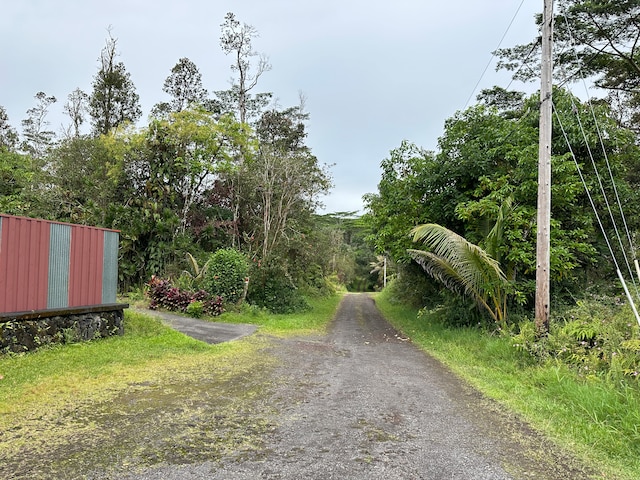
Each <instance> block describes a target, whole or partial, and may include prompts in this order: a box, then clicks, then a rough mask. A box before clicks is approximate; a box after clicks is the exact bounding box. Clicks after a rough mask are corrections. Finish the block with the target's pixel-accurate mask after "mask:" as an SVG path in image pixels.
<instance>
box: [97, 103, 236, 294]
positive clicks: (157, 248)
mask: <svg viewBox="0 0 640 480" xmlns="http://www.w3.org/2000/svg"><path fill="white" fill-rule="evenodd" d="M247 137H248V134H247V127H246V125H241V124H239V123H238V122H237V121H236V120H234V119H233V118H232V117H231V116H223V117H221V118H220V119H218V120H216V117H215V116H214V115H213V114H211V113H209V112H207V111H205V110H202V109H187V110H183V111H181V112H177V113H173V114H170V115H169V117H168V118H166V119H155V120H153V121H151V123H150V124H149V126H148V127H147V128H145V129H143V130H140V131H137V130H133V129H123V128H118V129H115V130H113V131H112V132H111V133H110V134H109V135H107V136H104V137H102V139H103V140H102V141H104V142H108V148H109V149H110V150H111V157H112V158H113V159H114V161H115V165H114V166H113V167H111V168H110V172H113V174H112V175H113V177H112V178H113V180H114V181H118V195H120V198H119V201H118V202H115V203H114V204H113V205H111V206H110V207H109V208H108V211H109V213H108V216H109V218H110V220H111V222H112V223H111V225H109V226H110V227H111V228H117V229H119V230H122V243H121V252H122V257H123V262H122V267H123V274H124V275H126V276H127V277H128V279H127V281H129V282H140V281H146V280H147V279H148V278H149V277H150V276H151V275H161V274H164V273H165V272H166V270H167V269H169V268H173V269H174V270H176V271H179V270H181V269H179V268H176V264H177V262H183V260H184V258H185V257H186V253H187V250H188V249H189V248H192V247H193V246H194V243H195V242H196V240H197V239H196V238H195V233H194V232H193V231H192V230H191V224H190V220H191V218H192V217H191V212H192V211H193V208H194V206H198V205H200V204H201V203H202V202H205V201H206V199H207V198H208V193H209V190H210V189H213V188H215V183H216V179H218V178H219V176H220V175H221V174H222V172H227V171H229V170H231V169H232V168H233V165H232V159H233V158H235V156H237V154H238V153H237V151H238V150H239V149H241V148H248V147H246V145H245V144H246V143H248V139H247ZM120 174H121V175H122V177H121V178H122V179H123V181H120V180H119V177H118V175H120ZM210 221H211V222H213V219H211V220H210Z"/></svg>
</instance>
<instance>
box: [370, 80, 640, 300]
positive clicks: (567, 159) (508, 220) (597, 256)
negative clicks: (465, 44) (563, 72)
mask: <svg viewBox="0 0 640 480" xmlns="http://www.w3.org/2000/svg"><path fill="white" fill-rule="evenodd" d="M537 102H538V96H537V95H533V96H530V97H529V98H527V99H525V100H524V102H523V103H522V106H521V107H519V108H518V107H517V106H513V107H512V106H509V108H508V109H505V110H497V109H495V108H491V107H487V106H485V105H476V106H474V107H471V108H469V109H467V110H465V111H464V112H458V113H456V114H455V115H454V116H453V117H452V118H450V119H448V120H447V121H446V122H445V132H444V134H443V135H442V137H441V138H440V140H439V151H438V152H437V153H435V154H431V155H427V154H425V153H424V152H420V149H418V148H417V147H415V146H410V145H406V144H403V146H402V147H401V148H400V149H397V150H396V151H393V152H392V155H391V158H389V159H387V160H385V161H383V163H382V166H383V176H382V180H381V182H380V184H379V186H378V193H377V194H375V195H369V196H368V197H367V209H368V212H367V215H366V216H365V217H366V219H367V221H368V223H369V224H370V226H371V230H372V232H373V234H372V236H371V242H372V243H373V244H374V245H375V246H376V250H377V251H378V252H380V253H382V252H386V253H387V254H389V255H390V256H391V257H392V258H393V259H394V260H396V261H399V262H402V261H405V262H406V261H407V259H406V258H407V257H406V253H404V252H403V251H402V248H403V247H404V250H405V252H406V249H407V248H410V246H407V234H408V232H409V231H410V230H411V229H412V228H413V227H415V226H416V225H417V224H424V223H434V224H435V223H437V224H439V225H442V226H443V227H445V228H447V229H449V230H452V231H455V232H456V233H457V234H459V235H460V236H462V237H464V238H465V239H466V240H467V241H469V242H471V243H472V244H475V245H478V246H480V247H481V248H483V249H485V250H488V249H491V254H492V256H493V257H494V258H496V259H500V264H501V266H502V268H503V271H504V272H505V273H506V275H507V276H508V278H509V279H510V280H512V281H513V282H514V290H515V291H514V293H515V298H516V300H518V301H519V302H525V303H526V302H528V301H530V300H531V298H532V294H533V286H534V285H533V283H532V280H533V277H534V274H535V269H536V258H535V231H536V230H535V228H536V222H535V219H536V201H537V175H536V172H537V169H536V165H537V148H538V146H537V145H538V133H537V128H538V108H537ZM554 103H555V106H556V110H557V112H558V114H557V117H556V118H555V119H554V120H555V124H554V137H553V152H554V156H553V158H552V169H553V179H554V181H553V183H552V198H553V199H554V201H553V204H552V229H551V276H552V288H558V290H557V291H563V292H567V291H572V290H573V291H576V290H578V289H581V288H584V285H585V283H584V282H585V281H587V280H588V279H589V278H591V279H593V278H594V277H598V278H606V277H607V276H608V275H611V274H613V275H615V270H614V269H613V267H612V265H611V263H610V261H609V260H608V258H609V257H610V254H609V253H608V249H607V246H606V244H605V242H604V239H603V238H602V236H601V235H600V234H599V232H598V228H597V222H596V219H595V217H594V214H593V212H592V210H591V207H590V202H589V200H588V198H587V196H586V193H585V190H584V187H583V185H582V182H581V181H580V177H579V176H578V175H577V171H576V164H575V162H574V159H573V157H572V153H571V152H570V151H569V147H568V146H567V143H566V139H565V135H564V133H566V136H567V138H568V139H569V141H570V143H571V146H572V152H573V154H575V157H576V161H577V162H578V164H579V165H580V166H581V169H583V171H584V173H585V181H586V183H587V186H588V188H589V190H590V192H592V195H593V198H594V202H595V204H596V206H597V207H598V208H599V209H600V210H599V211H600V212H601V213H602V212H606V205H605V201H604V199H603V198H602V195H600V194H599V181H598V179H597V177H596V176H595V175H594V173H593V167H592V161H591V157H593V162H594V163H595V164H596V165H597V167H598V168H599V170H600V172H606V171H607V167H606V165H605V153H604V151H603V148H602V147H604V148H605V150H606V152H607V157H608V161H609V164H610V167H611V169H612V173H613V176H614V178H615V181H616V184H617V188H618V192H619V194H620V197H621V200H622V203H623V204H626V205H634V204H636V202H637V201H638V200H637V197H638V190H640V183H638V181H639V178H638V174H637V172H638V170H639V167H638V161H639V160H640V156H639V155H640V151H639V150H638V147H637V146H636V145H634V142H633V135H632V133H631V132H629V131H628V130H625V129H622V128H620V127H619V126H618V125H616V123H615V120H614V119H613V118H612V116H611V114H610V110H609V109H608V107H607V106H606V105H593V110H591V107H592V106H590V105H585V104H583V103H581V102H580V101H579V100H578V99H577V98H575V97H573V96H572V95H571V94H569V93H568V92H566V91H563V90H561V89H557V90H556V91H555V92H554ZM576 115H578V116H579V119H580V121H579V122H578V118H577V117H576ZM594 118H597V120H598V124H599V128H600V130H601V131H602V132H606V135H604V136H603V137H602V140H600V137H599V136H598V132H597V129H596V126H595V120H594ZM558 119H560V120H561V121H562V125H563V129H561V128H560V125H559V123H558ZM583 129H584V130H583ZM563 130H564V133H563ZM583 132H584V133H583ZM585 139H586V142H585ZM605 189H606V191H607V192H608V193H609V194H611V189H612V186H611V185H610V182H607V183H606V184H605ZM508 201H511V202H512V205H511V207H510V208H508V209H503V206H504V205H505V204H506V203H508ZM501 211H502V218H503V221H502V227H503V228H502V232H501V233H502V234H501V241H499V242H495V244H494V245H490V242H489V238H490V233H491V230H492V228H493V226H494V225H495V223H496V219H498V218H499V217H500V215H501ZM627 213H628V216H627V222H628V225H629V227H630V229H631V231H634V229H635V228H637V226H638V225H640V223H639V220H640V219H639V218H638V215H637V214H636V213H635V212H634V211H629V212H627ZM603 223H604V226H605V228H606V229H607V230H608V231H611V227H612V225H611V220H609V219H608V218H606V216H605V218H604V219H603ZM496 233H498V232H496ZM499 237H500V236H499ZM614 248H615V247H614ZM596 265H597V272H596V271H594V267H595V266H596ZM587 272H590V273H589V275H587ZM560 287H561V288H560Z"/></svg>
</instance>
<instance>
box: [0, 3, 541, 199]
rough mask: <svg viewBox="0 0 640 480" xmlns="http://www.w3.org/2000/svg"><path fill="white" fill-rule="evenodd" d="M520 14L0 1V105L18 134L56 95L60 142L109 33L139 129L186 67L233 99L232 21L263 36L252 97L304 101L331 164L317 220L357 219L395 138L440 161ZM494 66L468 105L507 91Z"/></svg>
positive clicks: (494, 9) (520, 34)
mask: <svg viewBox="0 0 640 480" xmlns="http://www.w3.org/2000/svg"><path fill="white" fill-rule="evenodd" d="M521 2H522V0H488V1H482V0H393V1H389V0H385V1H381V0H110V1H108V2H105V1H104V0H100V1H97V0H0V12H1V13H0V45H1V46H0V105H2V106H4V107H5V109H6V110H7V113H8V115H9V120H10V122H11V124H12V125H13V126H14V127H16V128H19V127H20V121H21V120H22V119H23V118H25V116H26V115H25V112H26V110H27V109H29V108H31V107H33V106H34V105H35V101H34V99H33V96H34V95H35V94H36V93H37V92H39V91H44V92H45V93H46V94H47V95H54V96H55V97H57V99H58V102H57V103H56V104H55V105H53V106H52V107H51V110H50V112H51V113H50V115H49V117H48V118H49V120H50V121H51V123H52V125H51V127H53V128H54V129H55V130H60V126H61V124H62V123H63V122H64V123H65V124H67V123H68V119H67V118H66V117H64V116H63V115H62V113H61V112H62V107H63V105H64V103H65V102H66V99H67V95H68V94H69V93H70V92H72V91H73V90H74V89H75V88H77V87H79V88H81V89H82V90H84V91H85V92H87V93H90V92H91V82H92V79H93V76H94V75H95V74H96V72H97V70H98V57H99V55H100V51H101V49H102V48H103V47H104V45H105V40H106V38H107V36H108V33H107V28H108V27H109V26H111V27H112V35H113V37H114V38H116V39H117V40H118V51H119V53H120V60H121V61H122V62H124V64H125V67H126V69H127V71H128V72H129V73H130V74H131V78H132V80H133V82H134V84H135V86H136V90H137V92H138V94H139V95H140V100H141V104H142V108H143V116H144V118H145V119H146V117H147V115H148V113H149V111H150V109H151V107H152V106H153V105H154V104H156V103H157V102H159V101H164V100H168V98H167V96H166V95H165V94H164V92H162V85H163V83H164V80H165V79H166V77H167V76H168V75H169V74H170V71H171V68H172V67H173V66H174V65H175V64H176V63H177V61H178V59H180V58H181V57H187V58H189V59H190V60H191V61H193V62H194V63H195V64H196V65H197V67H198V68H199V70H200V72H201V73H202V76H203V83H204V86H205V88H207V89H208V90H209V91H210V92H211V91H214V90H225V89H228V88H229V80H230V78H231V76H232V73H231V70H230V68H229V67H230V63H231V58H229V57H226V56H225V55H224V53H223V52H222V50H221V48H220V46H219V38H220V24H221V23H222V22H223V21H224V16H225V14H226V13H227V12H233V13H235V14H236V18H237V19H238V20H239V21H241V22H242V23H247V24H249V25H252V26H253V27H254V28H255V29H256V30H257V31H258V33H259V35H260V36H259V38H257V39H255V40H254V49H255V50H256V51H258V52H260V53H263V54H265V55H266V56H267V57H268V58H269V61H270V63H271V65H272V70H271V71H269V72H267V73H265V74H264V75H263V77H261V79H260V83H259V85H258V88H257V90H256V91H264V92H273V93H274V95H275V97H276V98H277V99H278V101H279V102H278V103H279V105H280V106H281V107H288V106H293V105H297V104H298V97H299V92H302V93H303V94H304V95H305V97H306V99H307V101H306V108H307V111H308V112H309V113H310V115H311V118H310V121H309V124H308V131H309V136H308V144H309V146H310V147H311V148H312V151H313V153H314V154H315V155H316V156H317V157H318V159H319V161H320V162H321V163H326V164H330V165H333V166H332V167H331V173H332V176H333V180H334V184H335V187H334V188H333V190H332V192H331V194H330V195H329V196H327V197H326V198H325V199H324V203H325V210H324V211H327V212H336V211H360V210H362V195H363V194H365V193H368V192H375V191H377V184H378V181H379V179H380V169H379V165H380V162H381V160H383V159H384V158H385V157H387V156H388V153H389V151H390V150H392V149H393V148H396V147H398V146H399V145H400V143H401V141H402V140H403V139H406V140H409V141H411V142H414V143H416V144H418V145H420V146H422V147H424V148H427V149H436V146H437V140H438V137H439V136H441V135H442V133H443V126H444V121H445V120H446V119H447V118H449V117H451V116H452V115H453V114H454V113H455V112H456V111H457V110H461V109H463V108H464V107H465V105H466V103H467V100H468V99H469V97H470V96H471V94H472V93H474V87H475V85H476V83H477V82H478V80H480V78H481V76H482V72H483V70H484V69H485V67H486V65H487V63H488V62H489V61H490V60H491V52H492V51H493V50H495V48H496V47H497V46H498V44H499V42H500V40H501V38H502V36H503V35H504V33H505V31H507V27H508V26H509V24H510V23H511V20H512V19H513V18H514V15H515V14H516V12H517V11H518V8H519V6H520V5H521ZM542 5H543V0H525V1H524V4H523V5H522V7H521V8H520V11H519V13H518V15H517V16H516V18H515V21H514V22H513V24H512V26H511V28H510V29H509V32H508V34H507V35H506V37H505V39H504V40H503V42H502V46H503V47H508V46H513V45H515V44H518V43H524V42H528V41H530V40H531V39H533V38H534V37H535V35H536V27H535V24H534V18H533V17H534V14H535V13H536V12H540V11H541V10H542ZM494 67H495V62H494V63H493V64H492V65H491V67H490V68H489V70H488V71H487V73H486V74H485V75H484V77H483V79H482V82H481V84H480V86H479V87H478V89H477V90H475V94H477V93H478V92H479V90H480V89H482V88H489V87H491V86H493V85H500V86H502V87H506V86H507V85H508V83H509V76H508V74H506V73H504V72H503V73H496V72H495V69H494ZM512 88H522V89H525V88H526V89H528V90H531V89H532V88H536V87H535V86H534V87H531V86H526V87H525V86H523V85H522V84H517V83H516V84H514V85H513V86H512ZM474 97H475V95H474Z"/></svg>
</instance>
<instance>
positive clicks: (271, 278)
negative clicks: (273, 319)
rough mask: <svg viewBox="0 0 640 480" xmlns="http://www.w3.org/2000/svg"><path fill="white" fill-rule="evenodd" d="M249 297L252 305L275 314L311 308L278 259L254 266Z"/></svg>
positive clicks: (257, 263)
mask: <svg viewBox="0 0 640 480" xmlns="http://www.w3.org/2000/svg"><path fill="white" fill-rule="evenodd" d="M247 296H248V300H249V303H251V304H252V305H256V306H258V307H263V308H266V309H268V310H269V311H270V312H273V313H294V312H300V311H304V310H308V309H309V308H310V307H309V304H308V303H307V301H306V300H305V299H304V297H303V296H302V294H301V293H300V291H299V290H298V289H297V288H296V286H295V285H294V283H293V280H292V279H291V278H290V277H289V275H288V274H287V271H286V268H285V267H284V265H283V264H282V263H281V262H280V261H279V260H278V259H273V260H270V261H268V262H267V263H265V264H262V263H260V262H256V263H255V264H254V265H253V268H252V269H251V281H250V282H249V292H248V295H247Z"/></svg>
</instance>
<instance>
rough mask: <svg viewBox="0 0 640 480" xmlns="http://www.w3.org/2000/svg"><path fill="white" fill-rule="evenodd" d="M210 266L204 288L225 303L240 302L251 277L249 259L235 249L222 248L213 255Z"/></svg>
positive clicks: (209, 262)
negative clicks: (247, 281) (249, 276)
mask: <svg viewBox="0 0 640 480" xmlns="http://www.w3.org/2000/svg"><path fill="white" fill-rule="evenodd" d="M208 265H209V266H208V269H207V271H206V274H205V278H204V281H203V288H204V289H205V290H206V291H207V292H210V293H212V294H215V295H218V296H220V297H222V299H223V301H224V302H225V303H236V302H238V300H240V299H241V298H242V293H243V292H244V282H245V279H246V278H247V276H248V275H249V262H248V261H247V257H246V256H245V255H244V254H243V253H241V252H239V251H238V250H236V249H234V248H221V249H220V250H217V251H216V252H214V253H213V254H212V255H211V257H210V259H209V261H208Z"/></svg>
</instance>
